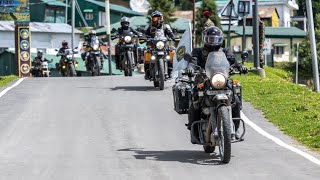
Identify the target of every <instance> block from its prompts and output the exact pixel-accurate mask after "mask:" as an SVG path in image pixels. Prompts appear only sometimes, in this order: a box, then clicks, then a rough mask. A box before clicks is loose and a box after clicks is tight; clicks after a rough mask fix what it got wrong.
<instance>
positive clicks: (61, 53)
mask: <svg viewBox="0 0 320 180" xmlns="http://www.w3.org/2000/svg"><path fill="white" fill-rule="evenodd" d="M61 46H62V47H61V48H60V49H59V51H58V53H57V55H56V56H61V58H60V61H59V69H61V64H62V63H61V61H62V60H63V59H64V58H65V56H66V54H65V53H66V52H65V50H66V49H69V46H68V42H67V41H66V40H63V41H62V42H61Z"/></svg>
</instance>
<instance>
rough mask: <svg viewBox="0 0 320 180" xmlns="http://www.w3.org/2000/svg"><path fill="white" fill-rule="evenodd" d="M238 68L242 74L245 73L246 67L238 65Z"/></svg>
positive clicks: (246, 71)
mask: <svg viewBox="0 0 320 180" xmlns="http://www.w3.org/2000/svg"><path fill="white" fill-rule="evenodd" d="M239 70H240V72H241V73H243V74H247V73H248V68H247V67H246V66H245V65H240V68H239Z"/></svg>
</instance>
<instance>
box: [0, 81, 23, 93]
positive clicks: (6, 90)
mask: <svg viewBox="0 0 320 180" xmlns="http://www.w3.org/2000/svg"><path fill="white" fill-rule="evenodd" d="M24 79H25V78H21V79H19V80H18V81H17V82H16V83H14V84H13V85H12V86H10V87H7V88H6V89H5V90H3V91H1V92H0V98H1V97H2V96H3V95H5V94H6V93H7V92H8V91H10V90H11V89H12V88H14V87H16V86H18V85H19V84H20V83H21V82H22V81H23V80H24Z"/></svg>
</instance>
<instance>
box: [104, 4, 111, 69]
mask: <svg viewBox="0 0 320 180" xmlns="http://www.w3.org/2000/svg"><path fill="white" fill-rule="evenodd" d="M109 5H110V4H109V0H106V1H105V11H106V29H107V30H106V33H107V38H108V60H109V61H108V63H109V75H112V68H111V33H110V7H109Z"/></svg>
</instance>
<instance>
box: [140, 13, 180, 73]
mask: <svg viewBox="0 0 320 180" xmlns="http://www.w3.org/2000/svg"><path fill="white" fill-rule="evenodd" d="M157 29H160V30H161V31H163V33H164V35H165V36H167V37H169V38H170V39H174V38H175V35H174V33H173V31H172V30H171V27H170V26H169V25H168V24H164V19H163V15H162V13H161V12H160V11H157V10H156V11H154V12H153V13H152V14H151V26H150V25H149V26H147V27H146V31H145V35H147V36H150V37H151V38H154V37H155V31H156V30H157ZM168 65H169V68H172V63H170V62H169V63H168ZM144 72H145V79H150V71H149V64H144ZM170 72H171V70H169V72H168V74H169V76H170V77H171V73H170Z"/></svg>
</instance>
